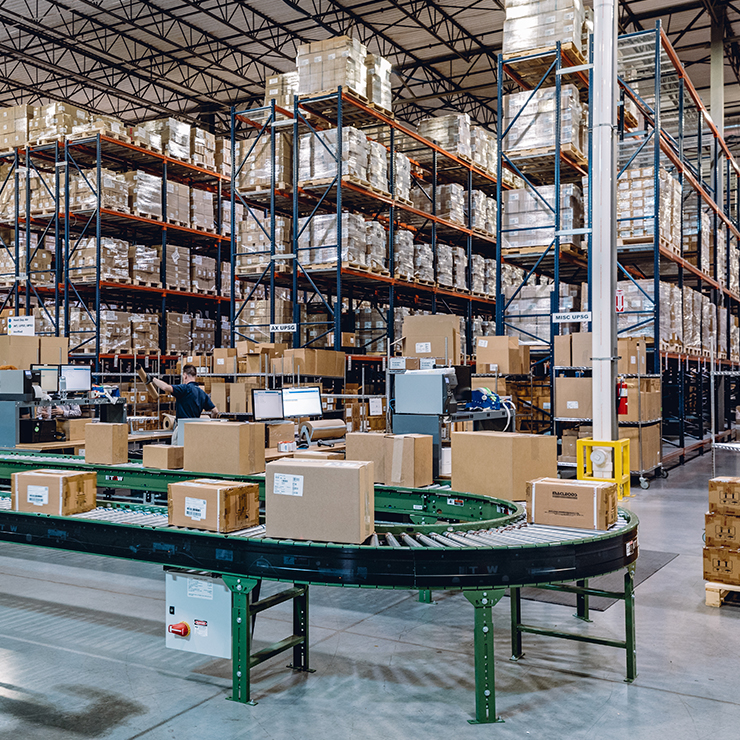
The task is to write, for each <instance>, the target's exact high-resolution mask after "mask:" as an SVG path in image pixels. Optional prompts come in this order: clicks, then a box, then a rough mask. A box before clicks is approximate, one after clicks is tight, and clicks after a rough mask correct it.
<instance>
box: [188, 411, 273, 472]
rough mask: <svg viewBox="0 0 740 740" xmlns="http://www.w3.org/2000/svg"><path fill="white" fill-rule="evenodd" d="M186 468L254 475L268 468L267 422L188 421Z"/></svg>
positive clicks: (199, 470)
mask: <svg viewBox="0 0 740 740" xmlns="http://www.w3.org/2000/svg"><path fill="white" fill-rule="evenodd" d="M183 431H184V438H185V458H184V467H185V469H186V470H195V471H198V472H199V473H220V474H221V475H251V474H252V473H263V472H264V470H265V425H264V424H251V423H250V424H247V423H244V422H227V423H220V422H201V421H191V422H188V423H187V424H185V425H184V427H183Z"/></svg>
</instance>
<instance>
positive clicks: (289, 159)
mask: <svg viewBox="0 0 740 740" xmlns="http://www.w3.org/2000/svg"><path fill="white" fill-rule="evenodd" d="M235 168H236V169H237V170H238V175H237V177H236V187H237V190H240V191H243V192H246V193H249V192H252V191H255V190H264V189H265V188H270V187H272V173H273V171H274V173H275V187H276V188H279V189H281V190H290V189H291V187H292V182H293V177H292V174H293V138H292V136H291V135H289V134H287V133H279V132H276V133H275V158H274V159H273V157H272V142H271V140H270V136H269V132H264V133H262V135H261V136H259V138H257V140H256V141H255V139H254V138H253V137H252V138H248V139H244V140H243V141H239V142H237V148H236V163H235Z"/></svg>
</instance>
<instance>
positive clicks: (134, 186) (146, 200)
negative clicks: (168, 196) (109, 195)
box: [123, 170, 162, 220]
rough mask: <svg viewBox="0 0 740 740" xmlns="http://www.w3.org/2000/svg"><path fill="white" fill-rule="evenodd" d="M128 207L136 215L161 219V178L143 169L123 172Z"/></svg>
mask: <svg viewBox="0 0 740 740" xmlns="http://www.w3.org/2000/svg"><path fill="white" fill-rule="evenodd" d="M123 176H124V178H125V180H126V182H127V183H128V197H129V208H130V210H131V213H133V214H134V215H136V216H149V217H151V218H156V219H159V220H161V219H162V178H161V177H159V176H158V175H150V174H149V173H148V172H144V171H143V170H135V171H131V172H124V175H123Z"/></svg>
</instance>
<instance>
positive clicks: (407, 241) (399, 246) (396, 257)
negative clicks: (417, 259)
mask: <svg viewBox="0 0 740 740" xmlns="http://www.w3.org/2000/svg"><path fill="white" fill-rule="evenodd" d="M393 261H394V266H395V272H396V274H395V277H400V278H406V279H408V278H412V277H413V276H414V236H413V234H412V233H411V232H410V231H407V230H406V229H397V230H396V231H395V232H394V234H393Z"/></svg>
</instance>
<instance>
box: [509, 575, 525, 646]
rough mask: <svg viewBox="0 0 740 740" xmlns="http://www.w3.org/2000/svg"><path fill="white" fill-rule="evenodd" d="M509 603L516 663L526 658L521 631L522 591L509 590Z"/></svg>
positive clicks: (512, 644)
mask: <svg viewBox="0 0 740 740" xmlns="http://www.w3.org/2000/svg"><path fill="white" fill-rule="evenodd" d="M509 601H510V602H511V660H514V661H516V660H519V658H523V657H524V652H523V651H522V633H521V632H520V631H519V625H520V624H521V623H522V591H521V589H519V588H511V589H509Z"/></svg>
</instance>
